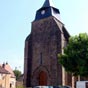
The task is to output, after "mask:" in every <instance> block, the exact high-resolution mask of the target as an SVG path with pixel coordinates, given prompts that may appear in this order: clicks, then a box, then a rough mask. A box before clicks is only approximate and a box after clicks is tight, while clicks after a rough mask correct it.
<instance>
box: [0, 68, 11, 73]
mask: <svg viewBox="0 0 88 88" xmlns="http://www.w3.org/2000/svg"><path fill="white" fill-rule="evenodd" d="M0 73H2V74H10V73H9V72H8V71H7V70H5V69H4V68H2V67H1V66H0Z"/></svg>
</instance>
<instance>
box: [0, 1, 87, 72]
mask: <svg viewBox="0 0 88 88" xmlns="http://www.w3.org/2000/svg"><path fill="white" fill-rule="evenodd" d="M44 1H45V0H0V63H3V62H6V61H7V62H8V63H9V64H10V65H11V67H12V68H13V69H15V67H17V68H18V69H20V70H21V71H22V70H23V61H24V41H25V38H26V37H27V35H28V34H30V31H31V22H32V21H33V20H34V18H35V14H36V10H38V9H39V8H40V7H41V6H42V5H43V3H44ZM52 1H53V3H54V5H55V6H56V7H57V8H58V9H59V10H60V13H61V14H60V16H61V19H62V22H63V23H64V24H65V27H66V28H67V30H68V32H69V33H70V35H78V34H79V33H85V32H87V33H88V0H52Z"/></svg>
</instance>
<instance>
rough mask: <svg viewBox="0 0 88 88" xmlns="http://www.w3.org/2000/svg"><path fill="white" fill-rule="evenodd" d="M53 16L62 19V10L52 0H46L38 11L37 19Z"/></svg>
mask: <svg viewBox="0 0 88 88" xmlns="http://www.w3.org/2000/svg"><path fill="white" fill-rule="evenodd" d="M49 16H53V17H55V18H57V19H58V20H59V21H60V11H59V9H57V8H56V7H55V6H54V5H53V2H52V0H45V2H44V4H43V6H42V7H41V8H40V9H39V10H37V12H36V17H35V21H36V20H40V19H43V18H47V17H49Z"/></svg>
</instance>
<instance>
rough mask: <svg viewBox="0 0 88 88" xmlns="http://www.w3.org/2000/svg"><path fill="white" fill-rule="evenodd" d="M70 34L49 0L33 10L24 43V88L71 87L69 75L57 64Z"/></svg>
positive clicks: (58, 12) (56, 9) (70, 76)
mask: <svg viewBox="0 0 88 88" xmlns="http://www.w3.org/2000/svg"><path fill="white" fill-rule="evenodd" d="M69 37H70V35H69V33H68V31H67V30H66V28H65V26H64V23H62V21H61V19H60V11H59V9H58V8H56V7H55V6H54V5H53V3H52V0H45V2H44V4H43V6H42V7H41V8H40V9H38V10H37V11H36V16H35V19H34V21H33V22H32V28H31V33H30V34H29V35H28V36H27V38H26V40H25V55H24V86H25V87H26V88H27V87H32V86H58V85H69V86H72V75H71V74H68V73H67V72H65V70H64V68H63V67H62V66H61V64H59V62H58V56H57V55H58V54H60V53H61V54H63V48H64V47H66V45H67V43H68V39H69Z"/></svg>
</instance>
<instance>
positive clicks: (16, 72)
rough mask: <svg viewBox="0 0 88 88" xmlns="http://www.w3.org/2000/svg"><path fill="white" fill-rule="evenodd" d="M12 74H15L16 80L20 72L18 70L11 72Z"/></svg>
mask: <svg viewBox="0 0 88 88" xmlns="http://www.w3.org/2000/svg"><path fill="white" fill-rule="evenodd" d="M13 72H14V74H15V76H16V80H17V79H18V78H19V77H20V75H21V71H19V70H14V71H13Z"/></svg>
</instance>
